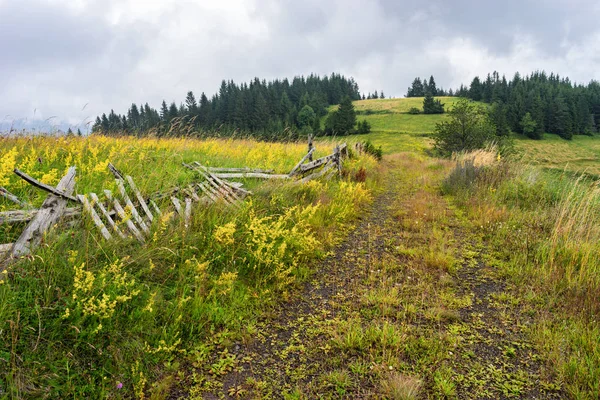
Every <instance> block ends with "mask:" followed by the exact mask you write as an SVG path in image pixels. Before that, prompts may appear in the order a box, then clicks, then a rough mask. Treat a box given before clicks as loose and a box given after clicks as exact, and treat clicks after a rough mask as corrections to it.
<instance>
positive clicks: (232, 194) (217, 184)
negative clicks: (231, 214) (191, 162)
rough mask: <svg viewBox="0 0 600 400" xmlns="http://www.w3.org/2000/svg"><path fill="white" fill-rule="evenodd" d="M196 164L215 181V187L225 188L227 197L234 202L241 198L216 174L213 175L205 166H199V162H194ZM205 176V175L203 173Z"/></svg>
mask: <svg viewBox="0 0 600 400" xmlns="http://www.w3.org/2000/svg"><path fill="white" fill-rule="evenodd" d="M195 164H197V165H198V167H199V168H200V169H203V170H204V171H205V172H206V174H208V177H209V178H210V179H209V181H210V180H212V181H214V182H215V188H221V189H223V190H225V191H226V192H227V193H228V194H229V197H230V198H231V199H232V200H233V201H234V202H235V201H242V199H241V198H240V197H239V196H238V195H237V194H236V193H235V191H234V190H233V189H232V188H231V187H229V186H228V185H227V184H226V183H225V181H223V180H221V179H220V178H218V177H217V176H215V174H213V173H211V172H210V171H208V170H207V169H206V168H205V167H203V166H201V165H200V164H199V163H195ZM205 176H206V175H205Z"/></svg>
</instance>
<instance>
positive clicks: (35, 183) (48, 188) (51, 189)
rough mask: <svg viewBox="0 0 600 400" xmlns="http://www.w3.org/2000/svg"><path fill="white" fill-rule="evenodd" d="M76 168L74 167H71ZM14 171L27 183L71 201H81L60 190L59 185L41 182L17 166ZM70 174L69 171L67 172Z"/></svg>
mask: <svg viewBox="0 0 600 400" xmlns="http://www.w3.org/2000/svg"><path fill="white" fill-rule="evenodd" d="M71 168H74V167H71ZM14 173H15V174H17V176H19V177H20V178H21V179H23V180H25V181H26V182H27V183H29V184H31V185H33V186H35V187H37V188H39V189H42V190H45V191H46V192H49V193H52V194H53V195H55V196H58V197H62V198H63V199H65V200H70V201H74V202H76V203H79V200H77V199H76V198H75V197H73V196H71V195H70V193H67V192H65V191H64V190H60V189H59V188H58V186H57V187H56V188H54V187H52V186H50V185H46V184H45V183H42V182H39V181H37V180H36V179H34V178H32V177H31V176H29V175H27V174H26V173H25V172H22V171H19V170H18V169H17V168H15V169H14ZM67 175H68V172H67Z"/></svg>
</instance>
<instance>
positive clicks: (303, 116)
mask: <svg viewBox="0 0 600 400" xmlns="http://www.w3.org/2000/svg"><path fill="white" fill-rule="evenodd" d="M315 118H317V114H315V111H314V110H313V109H312V107H311V106H309V105H308V104H307V105H305V106H304V107H302V109H301V110H300V112H299V113H298V126H299V127H300V129H301V130H302V129H303V128H306V127H309V128H311V129H312V126H313V125H314V123H315Z"/></svg>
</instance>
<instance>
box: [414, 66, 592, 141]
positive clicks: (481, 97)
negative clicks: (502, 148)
mask: <svg viewBox="0 0 600 400" xmlns="http://www.w3.org/2000/svg"><path fill="white" fill-rule="evenodd" d="M427 93H430V94H431V95H433V96H442V95H448V96H458V97H467V98H469V99H471V100H474V101H482V102H484V103H488V104H491V107H490V115H491V117H492V120H493V121H494V123H495V125H496V126H497V127H498V129H499V130H501V131H508V130H509V129H510V130H511V131H513V132H517V133H520V134H524V135H526V136H527V137H530V138H532V139H541V138H542V135H543V133H544V132H548V133H554V134H558V135H559V136H561V137H562V138H564V139H571V138H572V137H573V135H592V134H594V133H596V132H597V126H598V123H600V83H598V82H596V81H591V82H590V83H589V84H587V85H583V84H577V83H573V82H571V80H570V79H569V78H563V77H561V76H559V75H558V74H554V73H550V74H549V75H548V74H546V73H545V72H543V71H536V72H533V73H532V74H531V75H526V76H524V77H522V76H521V75H520V74H519V73H516V74H515V75H514V76H513V78H512V79H511V80H510V81H509V80H507V79H506V77H505V76H504V75H503V76H502V77H500V74H499V73H498V72H495V71H494V72H493V73H491V74H488V75H487V77H486V78H485V79H480V78H479V77H478V76H476V77H475V78H473V80H472V81H471V84H470V85H469V86H465V85H461V86H460V87H459V88H458V89H456V90H454V91H453V90H450V91H448V92H447V93H444V92H442V94H440V91H439V90H436V87H435V80H434V78H433V76H432V77H431V78H430V79H429V82H427V81H426V80H423V81H421V79H419V78H416V79H415V80H414V81H413V83H412V85H411V86H410V87H409V88H408V91H407V94H406V97H422V96H425V95H426V94H427Z"/></svg>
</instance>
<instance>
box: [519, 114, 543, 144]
mask: <svg viewBox="0 0 600 400" xmlns="http://www.w3.org/2000/svg"><path fill="white" fill-rule="evenodd" d="M520 125H521V129H523V134H524V135H525V136H527V137H529V138H531V139H541V137H540V136H538V135H537V129H536V128H537V122H535V120H534V119H533V118H532V117H531V114H529V113H525V115H524V116H523V118H521V122H520Z"/></svg>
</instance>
